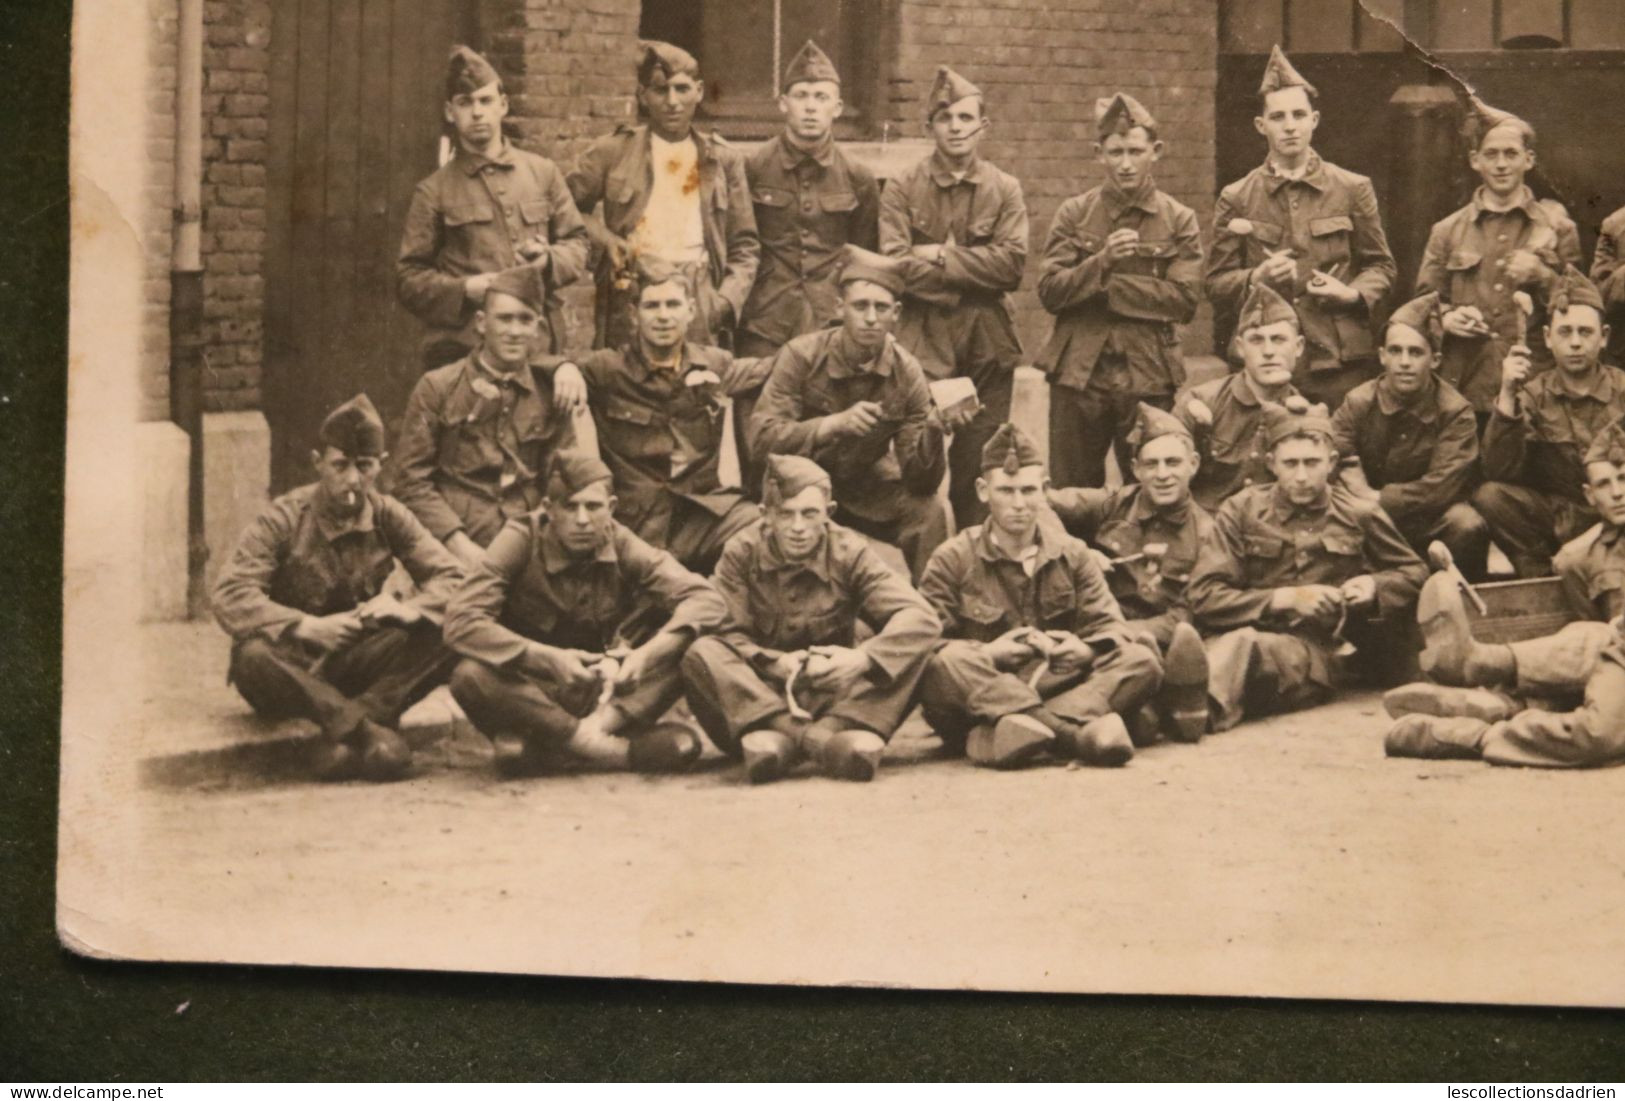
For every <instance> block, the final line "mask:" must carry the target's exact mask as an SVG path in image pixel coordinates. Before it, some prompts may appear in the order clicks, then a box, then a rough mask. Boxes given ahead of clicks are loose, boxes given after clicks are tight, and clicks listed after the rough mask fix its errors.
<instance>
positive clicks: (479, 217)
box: [445, 203, 496, 227]
mask: <svg viewBox="0 0 1625 1101" xmlns="http://www.w3.org/2000/svg"><path fill="white" fill-rule="evenodd" d="M495 218H496V212H495V211H494V210H492V208H491V204H490V203H458V204H457V205H456V206H448V207H447V208H446V213H445V219H446V225H447V226H448V227H455V226H472V225H479V224H480V223H482V222H490V221H493V220H495Z"/></svg>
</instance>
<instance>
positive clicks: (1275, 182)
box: [1264, 149, 1326, 194]
mask: <svg viewBox="0 0 1625 1101" xmlns="http://www.w3.org/2000/svg"><path fill="white" fill-rule="evenodd" d="M1264 180H1265V182H1266V183H1267V184H1268V185H1269V189H1270V192H1271V193H1272V194H1273V193H1274V192H1276V191H1279V190H1280V189H1281V188H1283V187H1285V186H1286V185H1287V184H1289V183H1301V184H1307V185H1308V186H1310V187H1312V188H1314V189H1315V190H1316V191H1324V190H1326V164H1325V162H1324V161H1322V160H1321V159H1320V154H1319V153H1316V152H1315V151H1314V150H1313V149H1311V150H1310V151H1309V160H1308V162H1307V163H1305V164H1304V166H1303V174H1302V175H1301V176H1295V177H1294V176H1283V175H1281V173H1280V171H1279V170H1278V169H1277V168H1276V167H1275V162H1274V161H1273V160H1267V159H1266V160H1265V161H1264Z"/></svg>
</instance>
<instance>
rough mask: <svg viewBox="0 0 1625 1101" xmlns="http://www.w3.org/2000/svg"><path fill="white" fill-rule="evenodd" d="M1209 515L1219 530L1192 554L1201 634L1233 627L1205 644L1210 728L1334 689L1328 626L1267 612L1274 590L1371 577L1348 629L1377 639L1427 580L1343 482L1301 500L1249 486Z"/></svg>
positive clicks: (1377, 514)
mask: <svg viewBox="0 0 1625 1101" xmlns="http://www.w3.org/2000/svg"><path fill="white" fill-rule="evenodd" d="M1213 519H1214V529H1215V538H1214V539H1213V540H1211V541H1210V542H1209V543H1208V544H1207V545H1206V546H1205V547H1204V549H1203V551H1202V554H1201V555H1200V556H1199V557H1198V558H1197V562H1196V574H1195V576H1194V577H1192V578H1191V583H1190V589H1189V592H1190V601H1191V607H1192V610H1193V611H1194V612H1195V615H1196V622H1197V624H1198V625H1199V626H1200V627H1202V628H1203V629H1204V632H1207V631H1214V632H1217V631H1225V632H1228V633H1227V634H1224V635H1222V636H1221V637H1219V638H1217V639H1214V640H1213V641H1212V642H1211V643H1210V644H1209V649H1208V654H1209V664H1210V668H1211V677H1210V681H1209V688H1208V694H1209V695H1210V696H1211V697H1212V700H1213V703H1214V705H1215V709H1216V712H1217V714H1216V715H1215V717H1214V729H1215V730H1227V729H1229V728H1230V727H1232V726H1234V725H1235V724H1236V723H1237V722H1239V721H1240V720H1241V718H1242V716H1243V714H1244V713H1245V714H1264V713H1268V712H1269V711H1288V710H1293V709H1296V708H1299V707H1306V706H1309V705H1311V704H1314V703H1320V702H1324V701H1325V700H1326V699H1327V698H1328V697H1329V696H1330V694H1331V691H1332V689H1333V687H1334V686H1335V683H1336V681H1335V680H1334V674H1335V673H1336V672H1337V670H1336V668H1335V666H1336V657H1335V653H1334V651H1335V649H1336V648H1337V647H1338V646H1339V644H1340V640H1339V639H1338V638H1337V637H1336V632H1335V630H1334V627H1335V625H1334V624H1333V623H1318V622H1303V621H1300V620H1298V619H1297V617H1296V616H1294V615H1292V614H1291V613H1281V612H1275V611H1272V610H1271V608H1270V601H1271V598H1272V596H1273V594H1274V592H1275V590H1276V589H1279V588H1290V587H1294V586H1299V585H1331V586H1336V587H1340V586H1342V585H1343V583H1344V582H1347V581H1350V580H1352V579H1354V578H1356V577H1360V576H1363V575H1367V574H1369V575H1370V576H1371V577H1372V579H1373V580H1374V581H1375V582H1376V600H1375V603H1374V604H1373V605H1372V606H1371V607H1370V608H1369V610H1367V609H1359V610H1356V611H1354V612H1352V613H1351V614H1350V615H1349V616H1348V618H1347V622H1346V623H1345V625H1344V626H1345V630H1346V637H1347V638H1348V639H1349V640H1350V641H1360V642H1378V641H1379V638H1380V636H1378V635H1377V633H1376V630H1375V629H1376V628H1378V627H1380V626H1381V625H1383V624H1395V623H1400V622H1401V621H1404V620H1407V619H1408V618H1410V616H1411V614H1412V609H1413V607H1414V604H1415V601H1416V596H1417V593H1418V591H1419V590H1420V588H1421V585H1422V582H1423V581H1424V580H1426V578H1427V567H1426V566H1425V565H1424V564H1423V562H1422V560H1421V559H1420V558H1418V557H1417V556H1416V552H1415V551H1413V550H1411V548H1410V545H1409V544H1408V543H1406V542H1405V537H1404V536H1402V535H1401V534H1400V533H1399V531H1398V529H1397V528H1395V527H1394V524H1393V521H1392V520H1390V519H1389V518H1388V515H1387V514H1386V513H1384V512H1383V511H1382V509H1381V508H1380V507H1379V506H1377V505H1375V504H1372V503H1371V502H1370V501H1368V500H1366V499H1364V498H1361V497H1358V496H1356V495H1354V494H1353V493H1350V492H1349V491H1348V490H1346V489H1344V488H1342V487H1341V486H1329V487H1327V488H1326V489H1325V490H1323V491H1322V493H1321V495H1320V497H1319V499H1318V500H1316V501H1313V502H1311V503H1309V504H1307V505H1301V506H1300V505H1294V504H1293V503H1292V502H1291V501H1290V500H1289V499H1288V498H1287V496H1286V493H1285V491H1284V490H1282V489H1281V488H1280V487H1279V486H1278V485H1261V486H1252V487H1250V488H1248V489H1244V490H1242V491H1241V492H1239V493H1237V494H1236V495H1235V496H1234V497H1231V498H1230V499H1229V500H1227V501H1225V502H1224V504H1223V505H1221V506H1220V507H1219V510H1218V512H1217V513H1216V514H1215V515H1214V518H1213ZM1386 648H1388V649H1393V648H1394V647H1393V646H1392V643H1391V642H1390V644H1389V646H1388V647H1386ZM1374 649H1377V650H1381V649H1384V647H1381V646H1377V647H1374ZM1377 656H1378V657H1379V659H1380V658H1381V656H1382V655H1381V654H1378V655H1377Z"/></svg>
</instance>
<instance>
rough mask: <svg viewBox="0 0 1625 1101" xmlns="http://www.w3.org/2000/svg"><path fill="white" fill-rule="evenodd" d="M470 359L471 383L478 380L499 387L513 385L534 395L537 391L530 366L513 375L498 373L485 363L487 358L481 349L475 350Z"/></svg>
mask: <svg viewBox="0 0 1625 1101" xmlns="http://www.w3.org/2000/svg"><path fill="white" fill-rule="evenodd" d="M468 359H469V364H470V370H469V382H470V383H472V382H474V381H476V380H478V379H484V380H485V381H487V382H490V383H494V384H495V385H497V386H503V385H510V384H511V385H513V386H517V387H518V388H519V389H521V390H524V391H526V392H527V393H534V392H535V390H536V379H535V376H534V375H533V374H532V373H531V370H530V368H529V367H528V366H525V367H521V368H519V370H517V371H514V372H513V373H512V374H507V373H504V372H502V371H498V370H497V369H496V368H494V367H492V366H490V365H489V364H487V363H486V362H485V357H484V356H483V355H482V354H481V349H479V348H476V349H474V354H473V355H471V356H469V357H468Z"/></svg>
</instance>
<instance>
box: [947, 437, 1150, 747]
mask: <svg viewBox="0 0 1625 1101" xmlns="http://www.w3.org/2000/svg"><path fill="white" fill-rule="evenodd" d="M1048 484H1049V477H1048V475H1047V474H1046V473H1045V471H1044V464H1043V460H1042V459H1040V458H1039V455H1038V449H1037V448H1036V447H1035V446H1033V444H1032V442H1031V441H1030V440H1029V439H1027V437H1026V435H1025V434H1024V433H1022V431H1021V430H1020V429H1019V428H1016V427H1015V426H1014V425H1012V424H1005V425H1003V426H1001V427H1000V429H999V430H998V432H996V433H995V434H994V435H993V438H992V439H990V440H989V441H988V442H987V444H986V446H985V447H983V449H982V475H981V477H980V478H978V479H977V483H976V490H977V493H978V495H979V496H980V497H981V499H982V501H983V503H984V504H986V505H987V509H988V521H987V523H985V524H981V525H979V526H976V527H971V528H967V529H966V530H964V531H962V532H960V533H959V534H958V535H956V536H954V537H953V538H952V539H950V540H949V541H948V542H946V543H944V544H943V545H942V546H941V547H939V548H938V549H937V552H936V553H935V554H933V555H932V556H931V562H930V564H929V565H927V566H926V568H925V576H924V577H922V578H921V579H920V589H921V591H922V592H923V593H924V594H925V597H926V599H927V600H929V601H930V602H931V604H932V606H933V607H935V608H936V610H937V615H938V617H940V618H941V620H942V622H943V625H944V629H945V633H946V634H947V635H948V637H949V638H950V640H951V641H949V642H946V643H944V644H943V645H942V647H941V648H940V649H939V650H938V651H937V652H936V653H935V654H934V655H933V656H932V658H931V662H930V664H929V665H928V666H927V667H926V673H925V679H924V681H923V682H922V683H921V686H920V698H921V701H922V705H923V707H924V709H925V717H926V721H927V722H929V723H930V724H931V726H932V728H933V729H934V730H935V731H936V732H937V734H938V736H939V737H941V738H942V742H943V745H944V747H945V748H947V749H948V750H949V752H963V753H965V754H966V755H967V756H968V757H969V758H970V759H971V760H972V761H973V762H975V763H977V764H982V765H991V766H993V767H995V768H1009V767H1013V766H1016V765H1020V764H1025V763H1027V762H1029V761H1031V760H1034V759H1035V758H1037V757H1039V756H1041V755H1044V754H1046V753H1054V754H1057V755H1059V756H1062V757H1073V758H1076V759H1078V760H1081V761H1083V762H1085V763H1086V764H1093V765H1121V764H1123V763H1125V762H1126V761H1128V759H1129V758H1130V757H1132V756H1133V755H1134V746H1133V743H1132V741H1131V740H1130V738H1129V733H1128V729H1127V727H1126V726H1125V724H1124V722H1123V719H1122V718H1121V717H1120V716H1121V715H1122V714H1124V713H1129V712H1133V711H1135V710H1137V709H1138V708H1139V707H1140V705H1141V704H1143V703H1145V702H1146V701H1147V700H1148V699H1150V697H1151V693H1152V692H1154V691H1155V690H1156V688H1157V684H1158V681H1159V680H1160V679H1161V666H1160V663H1159V662H1158V660H1157V656H1156V654H1155V652H1154V651H1153V650H1152V649H1151V648H1150V647H1148V646H1145V645H1142V644H1140V643H1138V642H1133V641H1131V640H1130V639H1131V636H1130V633H1129V631H1128V628H1127V626H1126V625H1125V624H1124V623H1123V615H1122V613H1121V612H1120V611H1119V610H1118V608H1117V602H1116V601H1115V600H1113V599H1112V595H1111V592H1110V591H1109V590H1108V589H1107V588H1106V580H1105V578H1104V577H1102V576H1101V573H1100V570H1099V568H1098V567H1097V566H1096V565H1095V562H1094V559H1093V557H1092V555H1091V553H1090V551H1089V548H1088V547H1087V546H1085V545H1084V544H1083V542H1082V541H1081V540H1078V539H1074V538H1073V537H1072V536H1070V535H1068V534H1066V532H1065V531H1064V530H1062V529H1061V527H1060V525H1059V524H1057V523H1056V522H1055V520H1054V517H1053V516H1051V515H1050V514H1049V512H1048V509H1047V507H1046V505H1045V500H1044V490H1045V488H1046V487H1047V485H1048Z"/></svg>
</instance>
